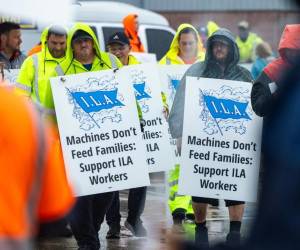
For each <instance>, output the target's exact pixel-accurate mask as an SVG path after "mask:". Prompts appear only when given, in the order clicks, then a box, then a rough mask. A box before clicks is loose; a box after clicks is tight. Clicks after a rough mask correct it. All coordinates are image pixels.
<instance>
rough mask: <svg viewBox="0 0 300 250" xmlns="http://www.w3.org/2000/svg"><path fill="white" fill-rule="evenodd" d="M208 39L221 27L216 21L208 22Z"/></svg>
mask: <svg viewBox="0 0 300 250" xmlns="http://www.w3.org/2000/svg"><path fill="white" fill-rule="evenodd" d="M206 28H207V38H208V37H210V36H211V35H212V34H213V33H214V32H216V31H217V30H218V29H220V27H219V26H218V24H216V23H215V22H214V21H208V22H207V25H206Z"/></svg>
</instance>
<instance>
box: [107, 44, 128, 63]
mask: <svg viewBox="0 0 300 250" xmlns="http://www.w3.org/2000/svg"><path fill="white" fill-rule="evenodd" d="M108 51H109V52H110V53H112V54H113V55H115V56H116V57H118V59H120V60H121V61H122V62H124V61H127V57H128V54H129V52H130V46H129V45H128V44H119V43H113V44H110V45H109V46H108Z"/></svg>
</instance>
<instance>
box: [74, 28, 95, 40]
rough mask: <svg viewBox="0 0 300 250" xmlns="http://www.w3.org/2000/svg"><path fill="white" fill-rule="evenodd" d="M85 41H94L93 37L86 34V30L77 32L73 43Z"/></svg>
mask: <svg viewBox="0 0 300 250" xmlns="http://www.w3.org/2000/svg"><path fill="white" fill-rule="evenodd" d="M83 39H91V40H93V38H92V36H91V35H90V34H89V33H87V32H85V31H84V30H77V31H76V32H75V33H74V35H73V37H72V42H73V41H78V40H83Z"/></svg>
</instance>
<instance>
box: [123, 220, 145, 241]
mask: <svg viewBox="0 0 300 250" xmlns="http://www.w3.org/2000/svg"><path fill="white" fill-rule="evenodd" d="M124 226H125V227H126V228H127V229H128V230H129V231H130V232H131V233H132V234H133V235H134V236H136V237H146V236H147V230H146V228H144V226H143V222H142V221H141V220H138V221H137V223H136V224H135V225H133V224H131V223H129V222H128V220H126V221H125V223H124Z"/></svg>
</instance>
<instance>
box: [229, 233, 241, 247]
mask: <svg viewBox="0 0 300 250" xmlns="http://www.w3.org/2000/svg"><path fill="white" fill-rule="evenodd" d="M226 245H227V246H228V247H230V248H236V247H239V246H240V245H241V234H240V232H235V231H232V232H230V233H228V234H227V237H226Z"/></svg>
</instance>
